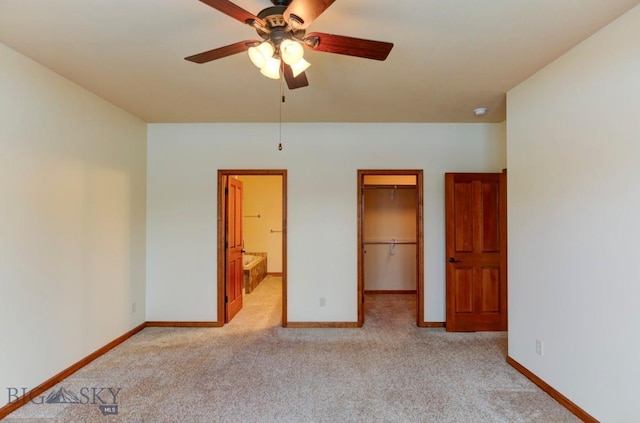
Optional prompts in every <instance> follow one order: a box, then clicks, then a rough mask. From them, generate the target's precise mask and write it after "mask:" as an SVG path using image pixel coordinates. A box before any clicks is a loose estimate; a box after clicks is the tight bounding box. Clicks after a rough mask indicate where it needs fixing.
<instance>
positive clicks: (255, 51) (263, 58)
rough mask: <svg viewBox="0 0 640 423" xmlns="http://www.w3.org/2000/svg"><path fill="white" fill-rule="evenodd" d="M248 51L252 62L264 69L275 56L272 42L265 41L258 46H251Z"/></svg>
mask: <svg viewBox="0 0 640 423" xmlns="http://www.w3.org/2000/svg"><path fill="white" fill-rule="evenodd" d="M248 52H249V58H250V59H251V62H252V63H253V64H254V65H256V66H257V67H258V68H259V69H262V68H263V67H264V66H265V65H266V64H267V61H268V60H269V59H270V58H271V57H272V56H273V52H274V48H273V45H272V44H271V43H270V42H268V41H265V42H263V43H261V44H259V45H258V46H256V47H250V48H249V50H248Z"/></svg>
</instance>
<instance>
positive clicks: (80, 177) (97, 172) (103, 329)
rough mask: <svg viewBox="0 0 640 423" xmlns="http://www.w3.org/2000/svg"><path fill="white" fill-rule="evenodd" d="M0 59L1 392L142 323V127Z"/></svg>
mask: <svg viewBox="0 0 640 423" xmlns="http://www.w3.org/2000/svg"><path fill="white" fill-rule="evenodd" d="M0 63H1V65H0V93H1V94H0V120H1V122H2V123H1V124H0V210H1V211H0V338H1V341H0V387H1V388H2V390H3V392H4V393H5V395H6V394H7V390H6V389H7V388H9V387H16V388H23V387H24V388H28V389H31V388H34V387H35V386H37V385H38V384H40V383H42V382H44V381H45V380H46V379H48V378H50V377H52V376H53V375H55V374H57V373H58V372H60V371H62V370H63V369H65V368H67V367H68V366H70V365H72V364H74V363H76V362H77V361H78V360H80V359H82V358H84V357H86V356H87V355H89V354H90V353H92V352H94V351H95V350H96V349H98V348H100V347H102V346H104V345H105V344H107V343H108V342H110V341H112V340H113V339H115V338H116V337H118V336H120V335H122V334H124V333H125V332H127V331H128V330H129V329H131V328H133V327H135V326H136V325H138V324H140V323H142V322H143V321H144V308H145V267H144V262H145V225H144V220H145V213H146V210H145V185H146V180H145V177H146V175H145V173H146V169H145V155H146V151H145V150H146V124H145V123H144V122H142V121H141V120H139V119H137V118H135V117H133V116H131V115H129V114H127V113H125V112H123V111H122V110H120V109H117V108H116V107H114V106H112V105H110V104H109V103H107V102H105V101H104V100H101V99H99V98H98V97H96V96H94V95H93V94H91V93H89V92H88V91H86V90H84V89H82V88H80V87H78V86H77V85H74V84H72V83H71V82H69V81H67V80H66V79H63V78H62V77H60V76H58V75H56V74H54V73H52V72H51V71H49V70H47V69H45V68H43V67H41V66H40V65H38V64H36V63H35V62H33V61H31V60H30V59H27V58H26V57H24V56H22V55H20V54H18V53H16V52H15V51H13V50H10V49H9V48H7V47H6V46H4V45H3V44H0ZM132 302H136V306H137V310H136V312H135V313H132V312H131V304H132ZM3 404H4V403H2V404H0V405H3Z"/></svg>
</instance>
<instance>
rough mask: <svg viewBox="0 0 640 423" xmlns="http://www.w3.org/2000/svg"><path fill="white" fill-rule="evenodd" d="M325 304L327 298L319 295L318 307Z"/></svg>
mask: <svg viewBox="0 0 640 423" xmlns="http://www.w3.org/2000/svg"><path fill="white" fill-rule="evenodd" d="M326 305H327V299H326V298H325V297H320V307H324V306H326Z"/></svg>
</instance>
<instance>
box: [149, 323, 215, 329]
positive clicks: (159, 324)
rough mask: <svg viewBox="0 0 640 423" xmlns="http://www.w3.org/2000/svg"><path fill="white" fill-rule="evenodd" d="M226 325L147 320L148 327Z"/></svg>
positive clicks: (209, 326) (213, 326)
mask: <svg viewBox="0 0 640 423" xmlns="http://www.w3.org/2000/svg"><path fill="white" fill-rule="evenodd" d="M222 326H224V323H221V322H165V321H155V322H153V321H152V322H147V327H150V328H151V327H155V328H219V327H222Z"/></svg>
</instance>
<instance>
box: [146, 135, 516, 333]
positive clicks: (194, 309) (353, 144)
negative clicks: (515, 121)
mask: <svg viewBox="0 0 640 423" xmlns="http://www.w3.org/2000/svg"><path fill="white" fill-rule="evenodd" d="M148 134H149V136H148V175H147V177H148V186H147V194H148V204H147V207H148V214H147V216H148V217H147V246H148V248H147V278H148V279H147V280H148V285H147V320H169V321H213V320H216V317H217V315H216V313H217V310H216V270H217V269H216V236H217V234H216V218H217V209H216V178H217V173H216V172H217V170H218V169H252V168H256V169H270V168H271V169H288V225H289V226H288V234H287V237H288V238H287V240H288V241H287V242H288V306H289V309H288V319H289V321H291V322H305V321H311V322H331V321H339V322H355V321H357V301H356V297H357V227H356V226H357V210H356V208H357V197H356V195H357V169H424V186H425V201H424V203H425V289H426V295H425V302H426V306H425V316H426V320H427V321H444V296H445V294H444V173H445V172H467V171H474V172H476V171H477V172H482V171H490V172H500V171H501V170H502V169H503V168H504V166H505V151H504V149H505V144H504V125H502V124H310V123H301V124H285V125H283V135H282V137H283V145H284V148H283V150H282V151H278V149H277V144H278V140H277V135H278V125H277V124H151V125H149V128H148ZM319 297H324V298H326V306H325V307H319Z"/></svg>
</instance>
